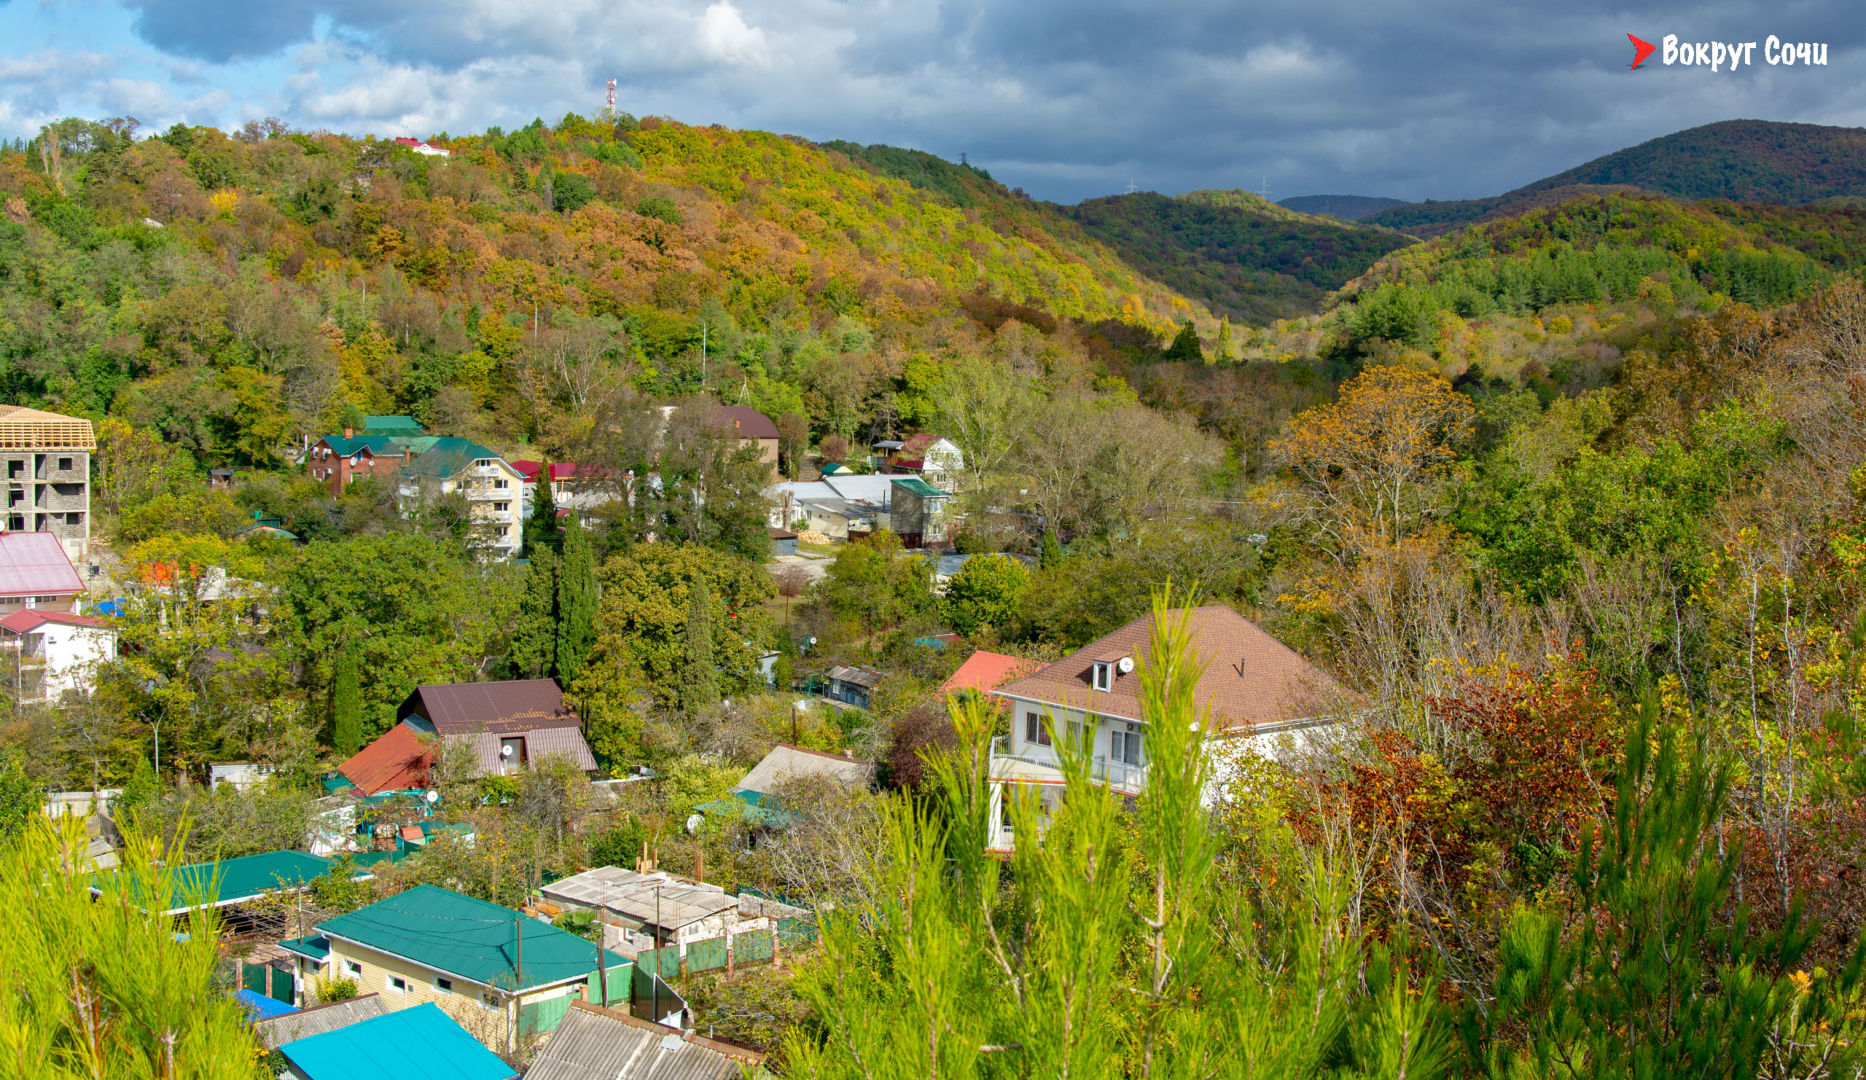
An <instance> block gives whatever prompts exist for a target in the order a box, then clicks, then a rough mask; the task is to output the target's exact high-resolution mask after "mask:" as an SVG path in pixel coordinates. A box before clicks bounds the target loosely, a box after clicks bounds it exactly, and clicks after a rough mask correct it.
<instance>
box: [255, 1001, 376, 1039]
mask: <svg viewBox="0 0 1866 1080" xmlns="http://www.w3.org/2000/svg"><path fill="white" fill-rule="evenodd" d="M388 1011H389V1010H388V1009H387V1008H385V1007H383V1004H382V995H380V994H364V995H362V996H361V997H353V998H350V999H349V1000H348V1001H332V1002H328V1003H326V1004H323V1005H313V1006H311V1007H310V1008H308V1009H299V1010H297V1011H296V1012H289V1013H286V1014H285V1015H283V1016H275V1017H271V1018H269V1019H265V1020H258V1021H255V1022H254V1023H253V1034H255V1035H257V1036H259V1044H260V1045H261V1046H264V1047H265V1048H266V1049H268V1050H276V1049H278V1048H279V1046H281V1045H282V1044H284V1043H288V1042H295V1041H297V1040H299V1039H308V1038H310V1037H311V1036H313V1035H322V1034H324V1033H325V1032H327V1031H336V1030H337V1029H338V1028H343V1027H349V1026H350V1025H351V1024H356V1023H361V1022H362V1021H364V1020H373V1019H375V1018H376V1017H378V1016H381V1015H383V1014H384V1013H386V1012H388Z"/></svg>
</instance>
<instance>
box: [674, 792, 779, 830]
mask: <svg viewBox="0 0 1866 1080" xmlns="http://www.w3.org/2000/svg"><path fill="white" fill-rule="evenodd" d="M762 801H763V796H762V795H760V794H759V793H758V792H756V791H735V792H733V793H732V794H730V795H728V796H726V797H725V798H723V799H714V800H712V801H711V802H703V803H701V804H699V805H698V806H696V807H694V809H695V810H698V811H699V812H700V813H702V814H706V815H707V816H709V817H717V818H724V819H726V820H728V821H744V822H746V823H748V824H752V825H764V826H767V827H769V828H773V829H782V828H786V827H788V826H789V825H790V824H791V823H792V822H794V821H796V820H797V814H796V813H795V812H794V811H791V810H780V809H778V808H776V807H772V806H762V805H760V803H761V802H762Z"/></svg>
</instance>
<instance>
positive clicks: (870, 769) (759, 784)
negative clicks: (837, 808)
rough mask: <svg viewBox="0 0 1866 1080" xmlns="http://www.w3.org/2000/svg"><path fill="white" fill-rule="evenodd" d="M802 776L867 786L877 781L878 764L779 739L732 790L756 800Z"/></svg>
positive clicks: (845, 784) (842, 783) (846, 785)
mask: <svg viewBox="0 0 1866 1080" xmlns="http://www.w3.org/2000/svg"><path fill="white" fill-rule="evenodd" d="M800 777H822V778H824V779H826V780H831V781H834V782H835V783H837V784H840V785H842V786H844V787H849V788H865V787H867V786H868V785H869V784H871V783H873V782H874V779H875V765H874V762H871V761H857V760H855V759H854V758H851V757H845V756H843V755H841V754H827V753H824V752H823V751H821V750H806V749H804V748H803V747H801V746H791V745H790V744H789V743H779V744H777V745H776V746H774V747H772V748H771V752H770V753H768V754H766V755H765V756H764V757H762V758H760V759H759V761H758V764H756V765H754V766H752V771H751V772H748V773H746V774H745V776H744V777H743V778H741V779H740V780H739V782H738V783H737V784H736V785H734V786H733V788H732V793H733V794H734V795H737V796H739V797H740V798H742V799H743V798H745V797H746V796H748V795H750V796H756V797H757V798H755V799H748V800H747V801H749V802H754V803H755V802H757V801H758V800H760V799H762V798H763V797H764V796H766V795H768V794H770V793H771V792H772V791H775V790H776V789H777V788H778V787H780V786H781V785H782V784H783V783H784V782H785V781H787V780H793V779H797V778H800Z"/></svg>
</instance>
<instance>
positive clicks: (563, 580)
mask: <svg viewBox="0 0 1866 1080" xmlns="http://www.w3.org/2000/svg"><path fill="white" fill-rule="evenodd" d="M596 590H597V583H596V557H595V555H594V554H593V553H592V552H591V550H590V532H589V530H588V529H586V528H584V527H583V525H582V523H581V522H578V521H576V520H574V519H573V520H572V521H571V522H570V523H569V525H568V526H567V527H566V528H565V530H564V558H563V561H562V562H561V563H559V564H558V567H557V659H556V663H555V664H554V665H553V667H554V668H555V673H556V675H557V681H558V682H559V683H566V684H567V683H570V682H574V681H575V680H576V677H577V675H578V673H579V672H581V671H582V670H583V662H584V660H585V659H587V658H588V657H589V655H590V647H591V646H592V645H593V644H595V641H596V603H597V594H596Z"/></svg>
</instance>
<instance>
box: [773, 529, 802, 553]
mask: <svg viewBox="0 0 1866 1080" xmlns="http://www.w3.org/2000/svg"><path fill="white" fill-rule="evenodd" d="M765 535H766V536H769V537H770V538H771V553H772V554H773V555H795V554H797V534H796V533H794V532H791V531H790V530H789V529H780V528H777V527H775V526H773V527H771V528H767V529H766V530H765Z"/></svg>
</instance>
